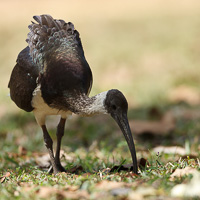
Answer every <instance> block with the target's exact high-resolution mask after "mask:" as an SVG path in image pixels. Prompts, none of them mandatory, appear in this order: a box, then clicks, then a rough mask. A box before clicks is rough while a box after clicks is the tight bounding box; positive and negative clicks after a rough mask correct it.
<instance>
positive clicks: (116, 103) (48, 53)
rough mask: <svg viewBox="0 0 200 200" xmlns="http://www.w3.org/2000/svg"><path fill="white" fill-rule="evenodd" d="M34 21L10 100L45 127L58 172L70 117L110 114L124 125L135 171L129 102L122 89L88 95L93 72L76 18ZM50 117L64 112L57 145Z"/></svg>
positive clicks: (38, 18)
mask: <svg viewBox="0 0 200 200" xmlns="http://www.w3.org/2000/svg"><path fill="white" fill-rule="evenodd" d="M33 18H34V19H35V21H36V22H37V23H35V22H32V24H31V25H29V29H30V32H29V33H28V38H27V40H26V41H27V42H28V47H26V48H25V49H24V50H22V51H21V52H20V54H19V55H18V59H17V64H16V65H15V67H14V69H13V71H12V74H11V78H10V82H9V85H8V87H9V88H10V95H11V99H12V100H13V101H14V102H15V103H16V105H17V106H18V107H20V108H21V109H23V110H25V111H28V112H30V111H33V112H34V115H35V118H36V120H37V123H38V124H39V125H40V126H41V128H42V130H43V136H44V141H45V145H46V147H47V149H48V151H49V155H50V159H51V164H52V167H53V171H54V173H57V172H60V171H65V169H64V168H63V167H62V166H61V163H60V146H61V139H62V136H63V135H64V126H65V121H66V119H67V117H68V115H70V114H72V113H75V114H81V115H87V116H91V115H93V114H101V113H102V114H110V115H111V116H112V117H113V118H114V119H115V121H116V122H117V123H118V125H119V126H120V128H121V130H122V132H123V134H124V136H125V138H126V140H127V143H128V145H129V148H130V151H131V155H132V159H133V163H134V168H133V169H134V172H135V173H137V160H136V153H135V147H134V142H133V139H132V135H131V130H130V127H129V124H128V119H127V109H128V103H127V101H126V99H125V97H124V96H123V94H122V93H121V92H120V91H118V90H109V91H106V92H102V93H100V94H98V95H96V96H93V97H88V95H89V93H90V90H91V87H92V72H91V70H90V67H89V65H88V63H87V61H86V59H85V56H84V51H83V47H82V44H81V40H80V37H79V33H78V32H77V31H76V30H75V29H74V25H73V24H72V23H71V22H68V23H66V22H65V21H63V20H56V19H53V18H52V17H51V16H50V15H40V16H34V17H33ZM47 115H60V116H61V119H60V122H59V124H58V127H57V133H56V134H57V149H56V154H55V155H54V153H53V141H52V139H51V137H50V136H49V134H48V131H47V129H46V125H45V118H46V116H47Z"/></svg>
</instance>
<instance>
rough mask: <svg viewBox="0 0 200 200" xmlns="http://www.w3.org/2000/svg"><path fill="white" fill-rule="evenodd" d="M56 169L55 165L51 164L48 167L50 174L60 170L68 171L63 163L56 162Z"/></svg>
mask: <svg viewBox="0 0 200 200" xmlns="http://www.w3.org/2000/svg"><path fill="white" fill-rule="evenodd" d="M55 168H56V169H55V170H54V169H53V166H52V165H51V166H50V168H49V169H48V173H49V174H52V173H54V174H57V173H59V172H66V169H65V168H64V167H63V166H62V165H61V164H56V167H55Z"/></svg>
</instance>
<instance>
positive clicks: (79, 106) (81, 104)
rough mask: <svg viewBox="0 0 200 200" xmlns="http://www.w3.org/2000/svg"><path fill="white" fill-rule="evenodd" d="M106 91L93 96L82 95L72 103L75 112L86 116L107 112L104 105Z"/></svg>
mask: <svg viewBox="0 0 200 200" xmlns="http://www.w3.org/2000/svg"><path fill="white" fill-rule="evenodd" d="M106 94H107V91H106V92H102V93H99V94H97V95H96V96H93V97H88V96H87V95H81V96H79V98H76V99H75V100H74V101H73V103H72V104H71V105H72V107H73V108H74V111H73V112H74V113H75V114H79V115H84V116H91V115H95V114H107V111H106V109H105V106H104V101H105V98H106Z"/></svg>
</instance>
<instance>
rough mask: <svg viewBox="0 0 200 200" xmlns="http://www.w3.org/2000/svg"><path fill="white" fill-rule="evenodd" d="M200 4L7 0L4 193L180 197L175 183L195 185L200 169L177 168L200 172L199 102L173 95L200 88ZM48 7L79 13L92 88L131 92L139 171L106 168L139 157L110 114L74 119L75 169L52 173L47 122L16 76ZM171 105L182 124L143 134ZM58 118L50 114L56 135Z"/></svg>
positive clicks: (68, 161) (0, 190) (66, 158)
mask: <svg viewBox="0 0 200 200" xmlns="http://www.w3.org/2000/svg"><path fill="white" fill-rule="evenodd" d="M199 7H200V3H199V2H198V1H197V0H192V1H190V2H189V3H188V2H187V1H182V0H181V1H176V2H174V1H173V2H172V1H168V2H165V4H163V2H160V1H157V0H153V1H151V3H148V4H147V3H146V1H129V0H128V1H127V2H126V3H124V2H121V1H109V2H107V1H104V0H103V1H101V2H98V1H91V0H85V1H84V2H78V3H77V2H76V1H62V0H59V1H56V2H55V3H54V2H50V1H46V0H44V1H42V2H39V1H36V2H34V3H31V2H27V1H24V0H21V1H1V2H0V16H1V17H0V24H1V29H0V48H1V54H0V61H1V67H0V85H1V88H0V117H1V120H0V137H1V140H0V147H1V152H0V177H2V176H3V175H5V174H6V172H10V173H11V175H10V176H8V177H6V178H5V180H4V182H3V183H1V184H0V194H1V199H45V198H48V199H100V198H102V199H159V198H160V199H177V198H178V197H173V196H171V193H172V191H173V188H174V187H175V186H177V185H179V184H190V183H191V181H192V180H193V177H192V175H191V174H189V175H183V176H181V177H180V178H178V177H177V178H175V179H174V180H171V174H173V172H175V171H176V169H185V168H186V167H187V166H190V167H191V168H193V169H197V170H198V171H199V170H200V164H199V160H198V159H199V131H200V123H199V121H200V120H199V119H200V114H199V113H200V112H199V109H200V108H199V104H192V105H187V104H184V103H178V102H175V103H172V102H171V101H170V98H169V93H170V91H172V90H173V89H176V88H177V87H179V86H184V87H187V88H189V89H195V91H196V94H195V95H197V96H198V95H199V92H200V90H199V88H200V87H199V85H200V81H199V80H200V79H199V74H200V68H199V65H200V59H199V46H200V41H199V33H200V29H199V17H200V14H199ZM8 10H9V12H8ZM42 13H49V14H51V15H52V16H54V17H55V18H62V19H65V20H66V21H72V22H73V23H74V24H75V27H76V28H77V30H78V31H79V32H80V34H81V39H82V43H83V47H84V50H85V55H86V58H87V60H88V62H89V64H90V66H91V69H92V71H93V77H94V84H93V89H92V93H91V95H94V94H97V93H99V92H101V91H105V90H108V89H110V88H118V89H119V90H121V91H123V93H124V94H125V96H126V97H127V99H128V102H129V113H128V114H129V120H130V124H132V125H131V128H132V131H133V136H134V139H135V143H136V149H137V156H138V160H140V159H141V158H144V160H146V161H147V166H146V167H145V166H144V165H143V167H145V169H143V168H142V167H141V166H140V174H139V176H135V175H134V174H132V173H131V172H129V171H127V170H126V171H120V172H116V171H115V172H109V171H107V170H106V168H110V169H111V168H113V167H114V166H120V165H122V164H123V163H125V164H128V163H131V157H130V153H129V150H128V147H127V144H126V142H125V139H124V137H123V135H122V133H121V132H120V130H119V128H118V127H117V126H116V124H115V123H114V121H113V120H112V119H111V118H110V117H107V116H95V117H92V118H79V117H77V116H74V117H73V118H72V119H69V120H68V122H67V125H66V135H65V137H64V138H63V145H62V150H63V152H64V154H63V156H62V162H63V164H64V165H65V168H66V169H67V170H72V169H73V170H74V171H73V172H70V173H61V174H58V175H56V176H54V175H50V174H48V173H47V168H46V166H44V165H45V164H44V163H40V162H39V161H38V159H39V158H41V157H42V156H44V157H42V158H43V159H42V162H44V161H45V159H46V158H48V156H46V149H45V147H44V144H43V138H42V132H41V129H40V128H39V127H38V126H37V124H36V122H35V119H34V117H33V114H30V113H25V112H23V111H20V110H19V109H18V108H17V107H16V105H14V103H13V102H12V101H11V100H10V98H9V95H8V94H9V90H8V89H7V84H8V81H9V76H10V73H11V70H12V68H13V66H14V64H15V60H16V58H17V55H18V53H19V51H21V50H22V49H23V48H24V47H25V46H26V43H25V39H26V35H27V33H28V28H27V26H28V24H29V23H30V21H31V20H32V16H33V15H36V14H42ZM186 96H189V94H188V95H187V94H186ZM191 98H192V97H191ZM183 100H184V99H183ZM186 102H187V100H186ZM191 102H192V101H190V103H191ZM166 113H170V114H171V115H170V116H171V118H170V120H169V121H170V122H171V121H172V119H173V120H174V124H175V126H174V128H173V130H170V131H168V132H167V134H164V131H163V130H164V128H166V127H167V126H169V121H167V122H165V123H164V126H165V127H163V130H162V129H161V131H160V132H159V134H155V132H154V131H152V130H150V129H148V130H147V131H146V132H145V131H144V133H142V134H138V133H137V130H136V128H135V126H134V125H135V124H136V123H137V122H138V121H139V122H143V124H144V126H145V125H147V123H151V122H158V124H159V123H160V124H161V122H162V117H163V116H165V114H166ZM57 122H58V118H56V120H55V119H54V118H51V117H50V118H48V120H47V126H48V128H49V130H50V135H51V136H52V138H53V140H54V141H55V140H56V136H55V127H56V125H57ZM161 125H162V124H161ZM170 125H171V124H170ZM158 146H165V147H166V146H180V147H182V148H183V149H185V150H186V153H185V154H184V155H180V154H179V153H177V152H175V153H172V154H169V153H166V152H165V153H159V154H158V152H155V151H154V150H153V149H154V148H155V147H158ZM45 156H46V157H45ZM76 167H78V169H77V170H76ZM196 176H197V175H196ZM1 180H2V179H1ZM192 188H193V187H191V189H192ZM180 199H182V198H180ZM183 199H184V198H183Z"/></svg>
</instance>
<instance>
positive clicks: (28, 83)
mask: <svg viewBox="0 0 200 200" xmlns="http://www.w3.org/2000/svg"><path fill="white" fill-rule="evenodd" d="M29 51H30V49H29V47H26V48H25V49H23V50H22V51H21V52H20V53H19V55H18V58H17V64H16V65H15V67H14V69H13V71H12V74H11V77H10V81H9V84H8V87H9V88H10V96H11V99H12V100H13V101H14V102H15V104H16V105H17V106H18V107H19V108H21V109H23V110H25V111H27V112H31V111H32V110H33V107H32V105H31V101H32V93H33V91H34V89H35V88H36V85H37V84H36V79H37V77H38V75H39V69H38V67H37V66H36V65H35V64H34V63H33V61H32V58H31V57H30V54H29Z"/></svg>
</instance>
